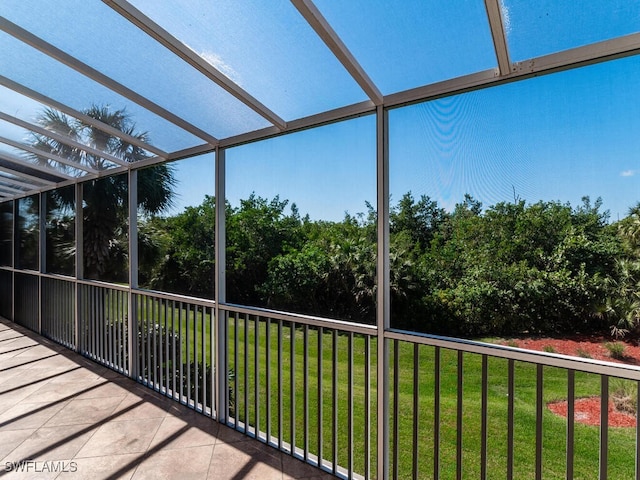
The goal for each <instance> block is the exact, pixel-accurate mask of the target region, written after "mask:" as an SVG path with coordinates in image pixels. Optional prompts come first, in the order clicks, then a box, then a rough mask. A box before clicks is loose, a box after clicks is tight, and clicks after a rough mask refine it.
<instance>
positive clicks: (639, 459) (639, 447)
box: [635, 381, 640, 480]
mask: <svg viewBox="0 0 640 480" xmlns="http://www.w3.org/2000/svg"><path fill="white" fill-rule="evenodd" d="M635 407H636V480H640V381H636V405H635Z"/></svg>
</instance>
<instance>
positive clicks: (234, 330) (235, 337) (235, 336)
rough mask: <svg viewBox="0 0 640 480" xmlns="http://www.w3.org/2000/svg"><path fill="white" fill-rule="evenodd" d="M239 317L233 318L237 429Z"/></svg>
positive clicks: (236, 417) (234, 393)
mask: <svg viewBox="0 0 640 480" xmlns="http://www.w3.org/2000/svg"><path fill="white" fill-rule="evenodd" d="M238 317H239V314H238V313H236V314H235V316H234V317H233V395H234V405H233V416H234V421H235V425H234V427H235V429H236V430H237V429H238V413H239V412H238V410H239V409H238V342H239V340H238Z"/></svg>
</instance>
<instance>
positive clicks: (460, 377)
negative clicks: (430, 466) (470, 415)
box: [456, 350, 464, 480]
mask: <svg viewBox="0 0 640 480" xmlns="http://www.w3.org/2000/svg"><path fill="white" fill-rule="evenodd" d="M462 355H463V352H462V350H458V368H457V376H458V382H457V383H458V386H457V402H456V403H457V406H456V427H457V428H456V430H457V432H456V478H457V480H462V429H463V425H462V399H463V393H464V392H463V382H462V380H463V374H464V370H463V363H462V361H463V356H462Z"/></svg>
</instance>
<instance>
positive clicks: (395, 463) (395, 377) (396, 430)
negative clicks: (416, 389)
mask: <svg viewBox="0 0 640 480" xmlns="http://www.w3.org/2000/svg"><path fill="white" fill-rule="evenodd" d="M398 344H399V342H398V340H394V341H393V480H398V469H399V465H398V445H399V444H400V441H399V440H398V434H399V423H400V422H399V421H398V416H399V411H400V400H399V399H398V384H399V383H400V381H399V379H398V376H399V368H398V364H399V363H400V361H399V359H398V356H399V345H398Z"/></svg>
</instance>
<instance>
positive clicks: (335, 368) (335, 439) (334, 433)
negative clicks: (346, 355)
mask: <svg viewBox="0 0 640 480" xmlns="http://www.w3.org/2000/svg"><path fill="white" fill-rule="evenodd" d="M331 340H332V360H333V365H332V368H331V374H332V385H331V387H332V390H333V392H332V393H333V404H332V408H333V431H332V432H331V436H332V438H331V442H332V443H331V445H332V447H333V466H332V471H333V474H334V475H335V474H336V473H337V472H338V331H337V330H336V329H333V331H332V332H331Z"/></svg>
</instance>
